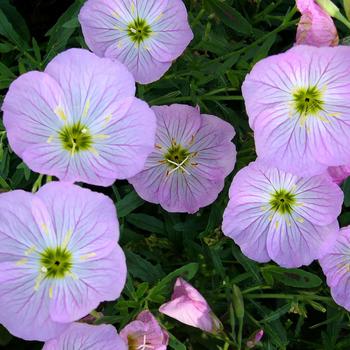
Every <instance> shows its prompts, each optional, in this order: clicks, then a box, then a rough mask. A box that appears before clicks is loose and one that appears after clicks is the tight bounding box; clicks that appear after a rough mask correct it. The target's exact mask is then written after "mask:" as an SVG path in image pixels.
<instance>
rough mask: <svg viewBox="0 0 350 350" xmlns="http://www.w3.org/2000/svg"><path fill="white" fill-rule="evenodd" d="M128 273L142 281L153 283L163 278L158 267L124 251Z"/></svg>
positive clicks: (162, 273)
mask: <svg viewBox="0 0 350 350" xmlns="http://www.w3.org/2000/svg"><path fill="white" fill-rule="evenodd" d="M125 255H126V261H127V265H128V271H129V273H130V274H131V275H132V276H133V277H135V278H139V279H141V280H142V281H145V282H149V283H154V282H155V281H158V280H160V279H161V278H162V277H164V272H163V270H162V268H161V267H160V265H152V264H151V263H150V262H149V261H147V260H145V259H144V258H143V257H142V256H140V255H138V254H135V253H133V252H131V251H129V250H126V251H125Z"/></svg>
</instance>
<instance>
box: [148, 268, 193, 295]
mask: <svg viewBox="0 0 350 350" xmlns="http://www.w3.org/2000/svg"><path fill="white" fill-rule="evenodd" d="M198 268H199V264H197V263H190V264H187V265H185V266H182V267H180V268H179V269H177V270H175V271H173V272H171V273H169V275H167V276H166V277H164V278H163V279H162V280H161V281H160V282H159V283H158V284H157V285H156V286H155V287H153V288H152V289H151V290H150V293H149V295H148V297H149V299H150V300H153V299H154V298H156V299H158V297H159V295H163V294H164V293H167V292H168V291H169V290H170V289H172V287H173V283H174V280H175V278H178V277H180V276H182V277H184V279H186V280H191V279H192V278H193V277H194V276H195V274H196V273H197V271H198Z"/></svg>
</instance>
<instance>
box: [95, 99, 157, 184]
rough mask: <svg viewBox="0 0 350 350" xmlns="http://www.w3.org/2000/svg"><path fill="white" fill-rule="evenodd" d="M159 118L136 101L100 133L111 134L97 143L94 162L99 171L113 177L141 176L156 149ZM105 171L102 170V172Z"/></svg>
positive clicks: (140, 102) (141, 102)
mask: <svg viewBox="0 0 350 350" xmlns="http://www.w3.org/2000/svg"><path fill="white" fill-rule="evenodd" d="M155 132H156V118H155V115H154V113H153V111H152V110H151V108H149V107H148V105H147V104H146V103H145V102H143V101H141V100H139V99H136V98H135V99H134V101H133V103H132V105H131V107H130V109H129V110H128V112H127V115H126V116H124V117H123V118H120V119H119V120H116V121H113V119H112V120H111V122H110V125H107V126H105V127H104V128H102V129H99V130H98V133H99V134H105V133H108V135H109V137H108V138H107V139H103V138H102V139H101V140H100V141H97V142H98V143H97V144H96V145H95V148H96V150H97V152H98V154H99V155H98V157H96V159H95V161H94V163H95V168H96V171H97V172H102V171H103V173H104V174H106V175H107V174H108V175H109V176H111V177H117V178H129V177H131V176H134V175H135V174H137V173H139V172H140V171H141V170H142V169H143V168H144V164H145V162H146V159H147V157H148V156H149V155H150V153H151V152H152V151H153V149H154V143H155ZM102 169H103V170H102Z"/></svg>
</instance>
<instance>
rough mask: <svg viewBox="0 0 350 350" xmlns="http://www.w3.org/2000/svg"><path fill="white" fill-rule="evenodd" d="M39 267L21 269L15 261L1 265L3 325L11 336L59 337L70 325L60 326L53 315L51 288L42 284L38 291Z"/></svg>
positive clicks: (0, 301)
mask: <svg viewBox="0 0 350 350" xmlns="http://www.w3.org/2000/svg"><path fill="white" fill-rule="evenodd" d="M38 274H39V267H37V270H35V268H34V267H32V268H30V269H29V268H28V267H26V266H17V265H16V264H15V263H14V262H7V263H6V262H5V263H0V307H1V309H2V310H6V312H1V313H0V323H1V324H3V325H4V326H5V327H6V328H7V329H8V330H9V332H10V333H12V334H13V335H15V336H17V337H20V338H22V339H25V340H40V341H46V340H48V339H51V338H54V337H57V336H58V335H59V334H60V333H62V332H63V331H64V330H65V329H66V328H67V327H68V324H64V323H57V322H55V321H53V320H52V319H51V318H50V315H49V311H48V308H49V285H48V284H47V283H46V281H45V280H44V281H42V282H41V283H40V288H39V289H38V290H35V289H34V287H35V284H36V278H37V276H38Z"/></svg>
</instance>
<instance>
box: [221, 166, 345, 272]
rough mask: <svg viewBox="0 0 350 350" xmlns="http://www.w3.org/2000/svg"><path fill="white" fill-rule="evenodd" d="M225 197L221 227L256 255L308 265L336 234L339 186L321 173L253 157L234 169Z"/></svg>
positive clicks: (287, 264) (286, 264) (262, 259)
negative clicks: (288, 169) (305, 173)
mask: <svg viewBox="0 0 350 350" xmlns="http://www.w3.org/2000/svg"><path fill="white" fill-rule="evenodd" d="M229 197H230V201H229V203H228V206H227V208H226V210H225V212H224V220H223V226H222V229H223V232H224V234H225V235H226V236H229V237H230V238H232V239H233V240H234V241H235V242H236V243H237V244H238V245H239V246H240V248H241V250H242V252H243V253H244V254H245V255H247V256H248V257H249V258H251V259H254V260H256V261H259V262H267V261H269V260H271V259H272V260H274V261H275V262H276V263H278V264H279V265H281V266H283V267H299V266H301V265H308V264H310V263H311V262H312V261H313V260H314V259H318V258H319V257H320V254H321V252H322V249H323V247H324V245H327V244H330V242H332V240H334V239H335V237H336V235H337V234H338V230H339V226H338V222H337V217H338V215H339V214H340V211H341V206H342V202H343V192H342V191H341V190H340V188H339V186H337V185H336V184H335V183H333V182H332V181H331V180H330V179H329V177H328V176H326V175H318V176H313V177H300V176H296V175H293V174H291V173H286V172H284V171H281V170H279V169H277V168H271V167H269V166H266V165H265V164H264V163H262V162H261V161H260V162H259V161H256V162H254V163H251V164H250V165H248V166H247V167H245V168H243V169H242V170H240V171H239V172H238V173H237V175H236V176H235V178H234V179H233V182H232V185H231V188H230V194H229Z"/></svg>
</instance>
